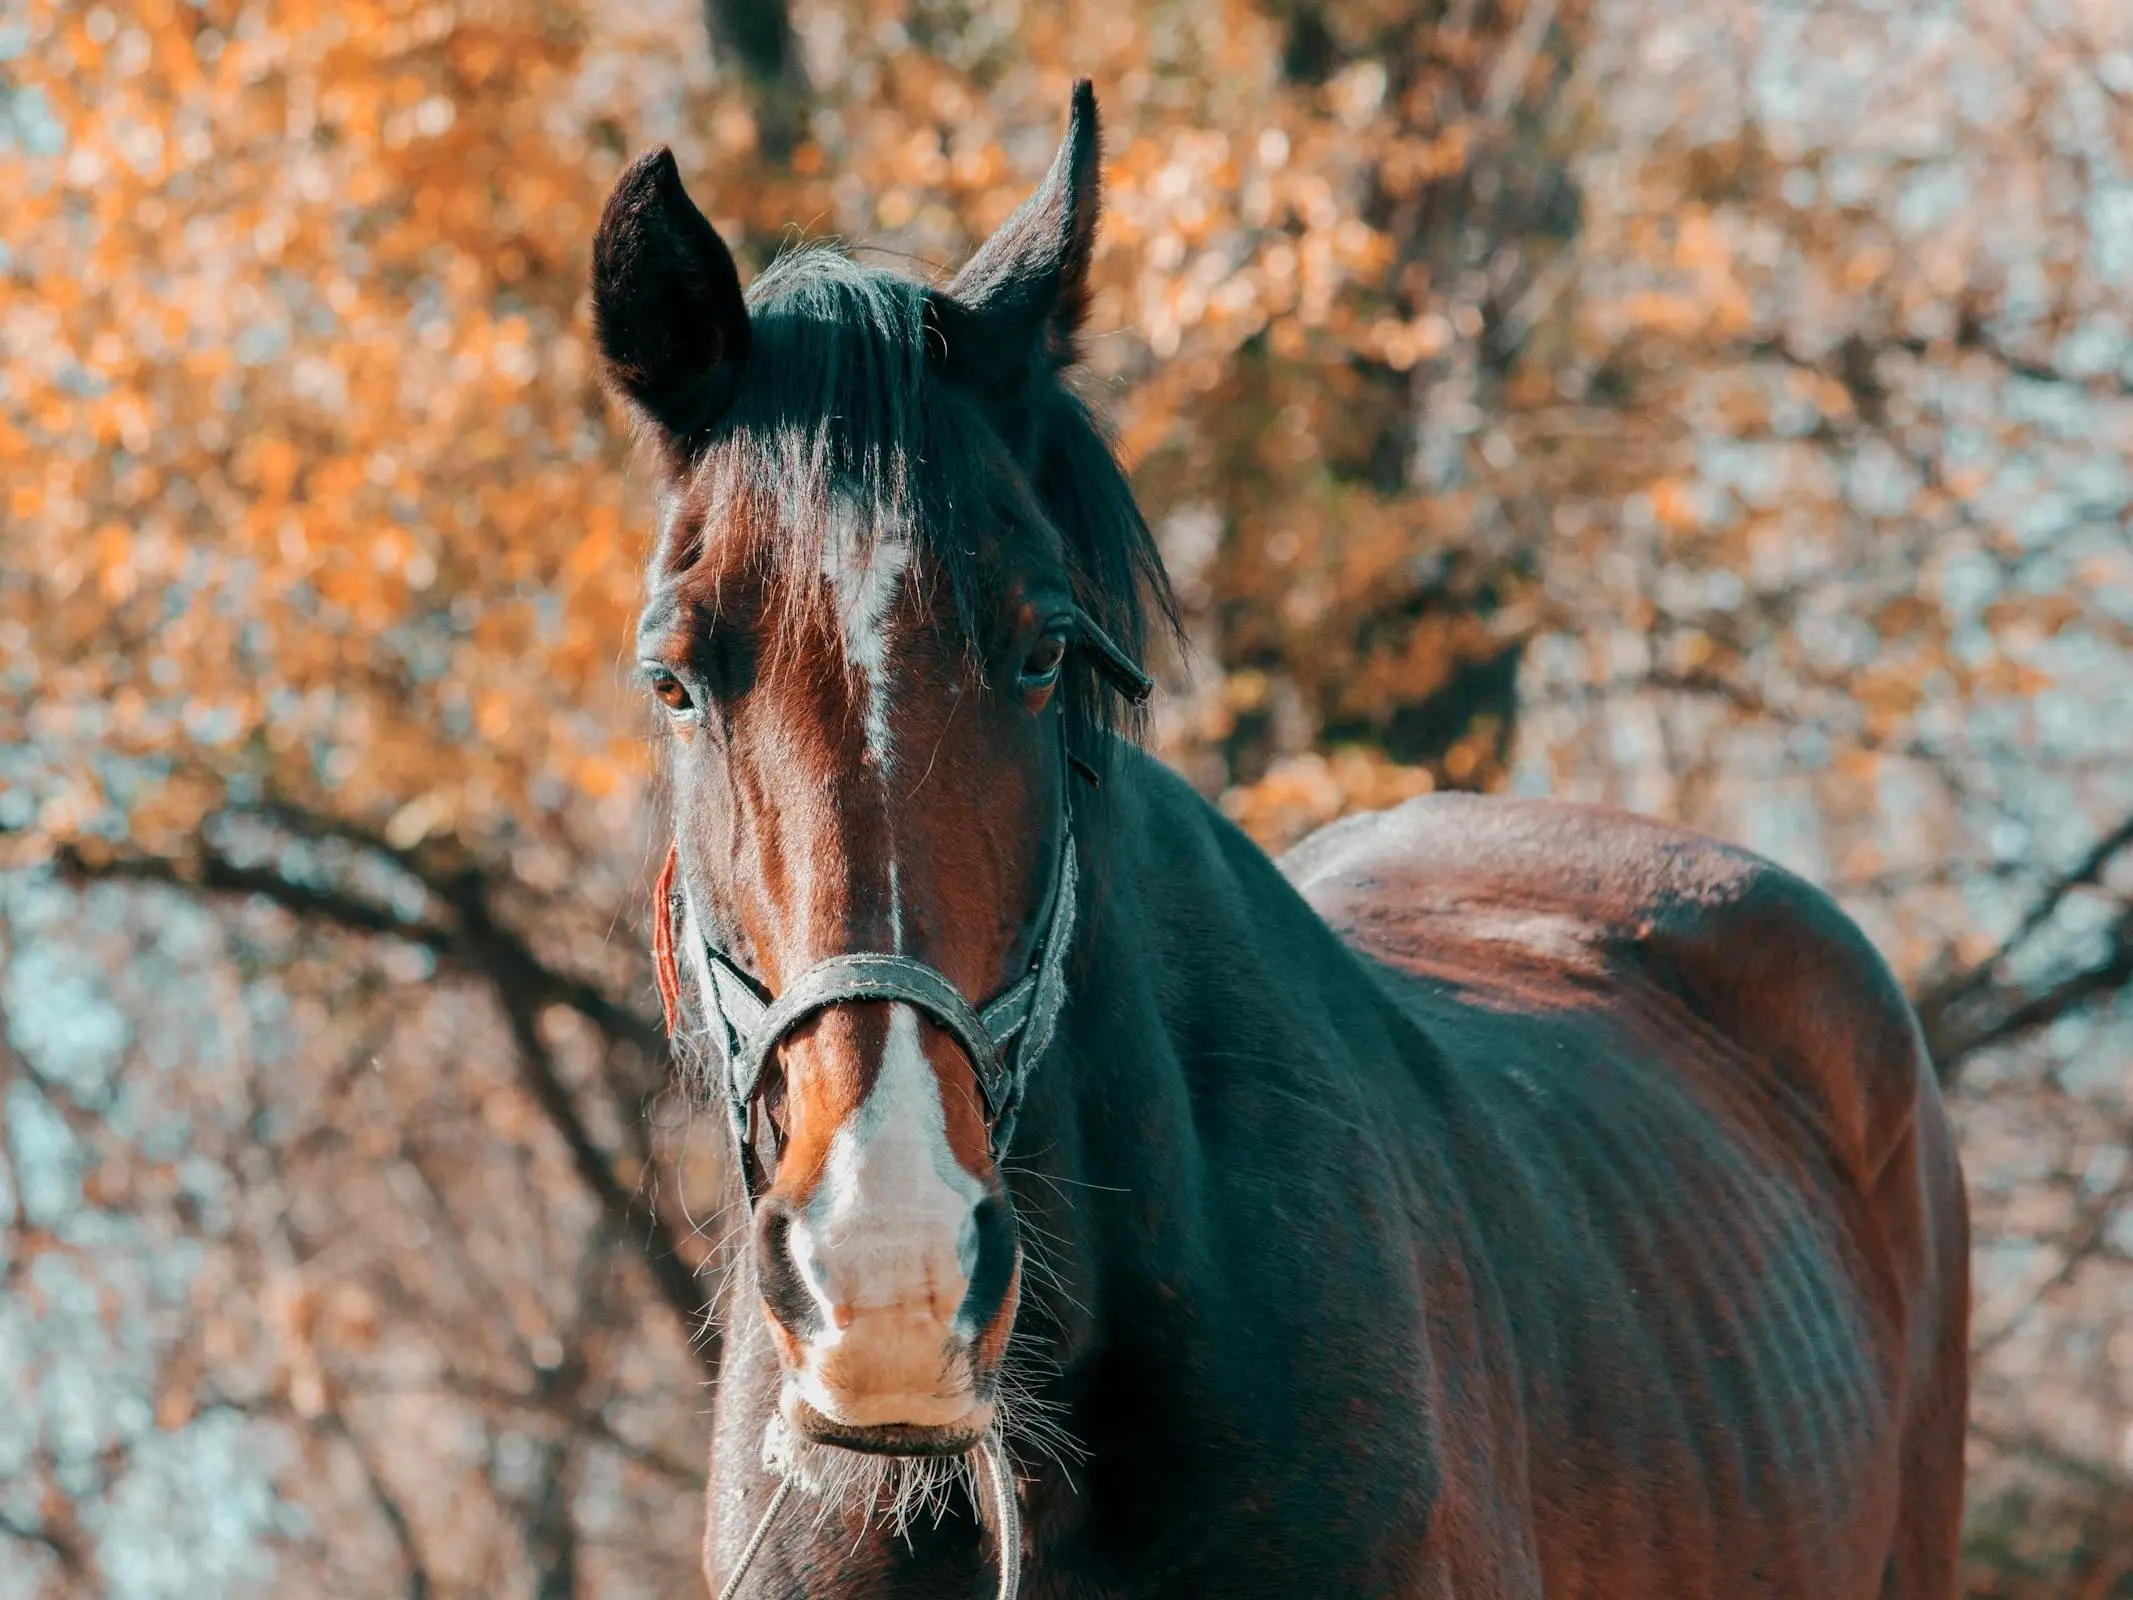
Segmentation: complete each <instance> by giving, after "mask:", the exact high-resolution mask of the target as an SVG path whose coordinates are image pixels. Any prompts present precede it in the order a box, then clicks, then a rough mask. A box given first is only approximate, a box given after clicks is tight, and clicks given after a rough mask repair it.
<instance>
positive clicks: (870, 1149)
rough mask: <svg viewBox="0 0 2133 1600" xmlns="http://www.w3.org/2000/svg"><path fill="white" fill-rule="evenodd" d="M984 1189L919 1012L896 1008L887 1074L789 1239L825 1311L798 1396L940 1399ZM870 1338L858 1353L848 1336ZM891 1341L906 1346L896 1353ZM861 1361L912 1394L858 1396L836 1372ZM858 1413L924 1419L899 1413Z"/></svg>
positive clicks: (835, 1148) (890, 1401) (869, 1404)
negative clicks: (966, 1166)
mask: <svg viewBox="0 0 2133 1600" xmlns="http://www.w3.org/2000/svg"><path fill="white" fill-rule="evenodd" d="M984 1196H985V1189H984V1185H982V1184H981V1183H979V1182H978V1180H977V1179H976V1178H974V1177H972V1176H971V1175H970V1174H969V1173H968V1172H966V1171H964V1170H963V1167H962V1164H961V1163H960V1162H958V1161H957V1160H956V1158H955V1153H954V1152H953V1151H952V1150H951V1149H950V1148H949V1146H948V1129H947V1120H946V1118H945V1116H944V1115H943V1113H942V1109H941V1095H940V1084H939V1081H938V1080H937V1079H936V1077H935V1076H934V1072H933V1066H932V1063H931V1062H929V1061H928V1060H927V1059H926V1053H925V1050H924V1049H923V1047H922V1045H921V1041H920V1037H919V1021H918V1013H917V1012H915V1011H914V1010H912V1008H911V1007H910V1006H907V1005H902V1004H898V1005H894V1006H891V1007H890V1010H889V1037H888V1042H887V1045H886V1046H885V1048H884V1049H883V1051H882V1059H881V1070H880V1073H879V1075H878V1076H877V1077H876V1078H875V1081H874V1086H873V1089H872V1091H871V1092H870V1093H869V1094H868V1096H867V1099H866V1103H865V1104H864V1105H862V1106H861V1107H860V1109H859V1111H858V1112H857V1113H856V1114H855V1115H854V1116H853V1117H852V1119H851V1121H850V1122H848V1123H847V1124H846V1125H845V1126H844V1127H842V1128H839V1129H838V1130H837V1132H836V1134H835V1136H834V1137H833V1138H832V1140H831V1142H830V1150H829V1158H828V1160H827V1162H826V1163H825V1165H824V1169H823V1174H822V1179H821V1182H820V1183H819V1184H818V1185H817V1186H816V1189H815V1192H814V1195H813V1196H812V1197H811V1198H810V1200H809V1201H808V1204H807V1208H806V1210H805V1211H804V1212H803V1213H802V1214H801V1216H800V1217H799V1218H798V1219H797V1225H796V1226H795V1227H794V1228H793V1229H792V1231H791V1233H790V1234H789V1235H788V1239H789V1241H790V1247H791V1250H792V1255H793V1262H794V1264H795V1265H796V1266H797V1267H798V1268H799V1269H800V1278H801V1280H802V1282H804V1283H805V1284H806V1285H807V1289H808V1292H809V1293H810V1294H811V1295H813V1296H814V1298H815V1301H816V1303H817V1305H818V1306H819V1307H820V1309H821V1313H822V1315H821V1319H820V1329H821V1331H820V1333H819V1334H818V1335H817V1336H816V1337H815V1338H814V1339H812V1340H810V1341H809V1345H808V1349H807V1352H806V1357H805V1365H804V1367H803V1369H802V1371H801V1372H800V1373H799V1375H798V1380H799V1387H800V1391H801V1393H802V1395H803V1396H804V1397H805V1398H806V1399H807V1401H808V1402H809V1403H810V1404H811V1405H813V1406H815V1407H816V1408H817V1409H819V1410H821V1411H823V1412H825V1413H827V1414H829V1415H832V1416H839V1415H843V1416H852V1414H853V1412H854V1410H855V1408H856V1409H862V1410H863V1409H871V1408H874V1407H883V1408H886V1409H887V1410H888V1411H891V1412H896V1411H898V1410H899V1409H904V1410H907V1409H908V1406H907V1405H906V1402H909V1401H911V1400H914V1399H915V1400H918V1401H921V1402H923V1401H929V1400H930V1401H936V1402H938V1401H940V1400H945V1399H948V1398H950V1397H949V1396H947V1395H942V1394H940V1393H939V1387H940V1385H941V1384H942V1383H943V1382H944V1381H947V1382H949V1383H950V1386H951V1387H959V1386H960V1383H961V1381H962V1380H960V1379H959V1378H957V1377H956V1375H955V1374H953V1373H951V1372H950V1371H949V1363H948V1361H947V1359H946V1357H947V1353H948V1349H949V1346H950V1344H951V1342H952V1340H953V1339H954V1337H956V1336H957V1335H963V1334H967V1330H965V1329H962V1328H960V1327H959V1326H958V1325H957V1323H956V1313H957V1311H958V1310H959V1309H960V1308H961V1306H962V1303H963V1296H964V1294H965V1293H966V1292H967V1290H968V1289H969V1286H970V1275H971V1272H972V1271H973V1269H974V1268H975V1266H976V1260H977V1222H976V1210H977V1205H978V1202H979V1201H980V1200H982V1199H983V1198H984ZM862 1342H863V1343H866V1344H869V1345H871V1346H873V1348H871V1349H869V1350H867V1351H866V1352H865V1353H864V1355H863V1356H861V1357H860V1359H859V1360H858V1361H857V1362H854V1361H850V1360H847V1359H843V1358H844V1357H846V1356H856V1355H859V1352H856V1351H845V1350H844V1349H843V1347H845V1346H847V1345H848V1344H856V1343H862ZM884 1345H892V1346H904V1347H907V1348H906V1349H904V1350H902V1351H899V1352H892V1351H890V1350H887V1349H883V1348H882V1346H884ZM854 1366H857V1367H860V1368H862V1369H863V1370H864V1371H865V1372H867V1373H868V1374H869V1376H870V1377H872V1378H875V1379H876V1380H877V1381H878V1378H879V1377H882V1376H886V1375H888V1374H889V1373H891V1372H894V1373H897V1374H899V1375H900V1376H901V1378H902V1379H903V1385H904V1386H905V1387H906V1388H907V1392H906V1393H904V1394H879V1393H876V1394H865V1395H855V1394H853V1393H851V1392H850V1391H849V1390H847V1389H845V1387H844V1385H843V1384H841V1383H840V1382H839V1381H838V1380H839V1378H840V1377H843V1378H846V1379H850V1378H852V1377H855V1376H856V1375H857V1374H856V1373H855V1372H852V1371H849V1370H846V1369H848V1368H852V1367H854ZM853 1420H855V1421H858V1420H880V1421H913V1422H916V1421H923V1420H929V1419H926V1418H923V1417H918V1416H911V1415H889V1416H882V1417H875V1418H864V1419H862V1418H861V1417H857V1416H853Z"/></svg>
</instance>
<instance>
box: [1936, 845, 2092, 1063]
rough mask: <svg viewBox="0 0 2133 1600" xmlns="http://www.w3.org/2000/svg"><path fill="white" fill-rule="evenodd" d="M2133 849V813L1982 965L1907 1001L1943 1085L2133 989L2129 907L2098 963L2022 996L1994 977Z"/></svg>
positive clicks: (2055, 883)
mask: <svg viewBox="0 0 2133 1600" xmlns="http://www.w3.org/2000/svg"><path fill="white" fill-rule="evenodd" d="M2127 850H2133V815H2128V816H2127V817H2126V818H2125V820H2124V821H2122V822H2120V823H2119V824H2118V826H2117V827H2115V828H2113V829H2111V830H2110V831H2109V832H2108V833H2106V834H2104V835H2103V837H2102V838H2100V839H2098V840H2097V841H2096V843H2095V844H2094V845H2093V846H2092V847H2091V848H2090V849H2089V851H2088V852H2087V853H2086V854H2085V855H2083V856H2082V858H2081V859H2080V860H2079V861H2077V862H2076V863H2074V865H2073V866H2072V867H2070V868H2068V869H2067V870H2066V871H2065V872H2063V873H2061V874H2060V875H2059V876H2058V877H2056V878H2054V879H2053V880H2052V881H2051V882H2050V883H2048V884H2047V885H2046V886H2045V887H2044V889H2043V891H2042V892H2041V893H2039V894H2038V896H2037V898H2036V900H2035V901H2034V902H2033V903H2032V904H2031V906H2030V908H2029V910H2028V912H2027V913H2025V914H2024V916H2023V918H2022V920H2021V921H2020V922H2019V923H2017V924H2016V925H2015V927H2014V930H2013V931H2012V932H2010V933H2009V934H2008V935H2007V937H2006V938H2005V939H2003V940H2001V941H2000V944H1999V947H1998V948H1997V949H1995V950H1994V951H1993V952H1992V954H1990V955H1988V956H1986V957H1985V958H1984V959H1983V960H1981V961H1978V962H1976V963H1975V964H1974V965H1972V966H1970V967H1968V968H1966V969H1964V970H1963V971H1961V972H1958V973H1956V974H1954V975H1952V976H1950V977H1947V978H1944V979H1941V980H1939V981H1936V982H1933V983H1930V984H1928V985H1927V986H1926V987H1925V988H1924V990H1923V991H1922V992H1921V993H1920V994H1919V995H1918V996H1917V998H1916V1000H1915V1001H1914V1002H1913V1003H1914V1004H1915V1006H1916V1007H1917V1010H1918V1020H1919V1024H1920V1026H1921V1027H1922V1028H1923V1029H1924V1030H1925V1035H1926V1046H1927V1049H1928V1050H1930V1051H1931V1053H1932V1056H1933V1061H1934V1065H1935V1068H1936V1070H1937V1071H1938V1072H1939V1075H1940V1079H1941V1082H1942V1083H1943V1084H1948V1083H1952V1082H1953V1081H1954V1079H1955V1077H1956V1074H1957V1073H1958V1071H1959V1070H1960V1069H1961V1067H1962V1065H1963V1063H1964V1062H1965V1061H1966V1060H1967V1059H1968V1058H1969V1057H1971V1056H1973V1055H1975V1054H1976V1053H1977V1052H1978V1051H1980V1050H1983V1049H1985V1048H1987V1047H1988V1046H1991V1045H1995V1044H2004V1043H2006V1042H2007V1041H2008V1040H2010V1039H2016V1038H2020V1037H2021V1036H2022V1035H2024V1034H2028V1033H2033V1032H2035V1031H2036V1030H2037V1029H2039V1028H2043V1027H2048V1026H2049V1025H2050V1024H2052V1023H2054V1022H2056V1021H2058V1019H2059V1018H2061V1017H2063V1016H2066V1015H2067V1014H2068V1013H2070V1012H2072V1011H2075V1010H2078V1009H2079V1008H2080V1007H2082V1006H2085V1005H2089V1004H2092V1003H2093V1002H2095V1001H2097V1000H2100V999H2104V998H2106V997H2108V996H2110V995H2112V994H2115V993H2117V992H2118V991H2119V990H2121V989H2123V988H2125V987H2127V986H2128V985H2133V907H2128V908H2127V909H2126V910H2125V911H2124V912H2122V913H2121V914H2120V915H2119V917H2118V920H2117V921H2116V922H2115V923H2114V924H2113V925H2112V928H2111V933H2110V945H2109V948H2108V949H2107V950H2106V952H2105V954H2104V955H2103V957H2102V959H2101V960H2099V961H2096V962H2093V963H2092V964H2090V965H2089V966H2087V967H2084V968H2082V969H2080V970H2079V971H2076V972H2073V973H2068V974H2064V975H2062V976H2059V977H2057V978H2055V979H2053V980H2052V981H2051V982H2050V983H2049V984H2047V985H2046V986H2045V987H2043V988H2042V989H2037V990H2026V989H2023V988H2021V987H2019V986H2017V985H2014V984H2010V983H2008V982H2006V981H2004V980H2003V979H2002V978H2000V977H1999V973H2000V972H2001V970H2002V969H2003V968H2004V966H2005V965H2006V963H2007V961H2008V960H2009V959H2010V958H2011V957H2012V956H2014V955H2015V954H2016V953H2017V952H2018V951H2019V950H2021V948H2022V947H2023V946H2024V945H2026V944H2027V943H2028V942H2029V941H2030V940H2031V939H2033V938H2035V937H2036V935H2037V934H2039V933H2040V932H2042V931H2043V930H2044V928H2045V927H2046V926H2047V925H2048V924H2049V923H2050V922H2051V920H2052V918H2053V917H2054V916H2056V915H2057V914H2058V911H2059V908H2060V907H2061V906H2062V905H2064V904H2065V903H2066V901H2067V898H2068V897H2069V896H2071V895H2072V894H2074V893H2075V892H2076V891H2078V890H2081V889H2089V888H2094V887H2096V886H2097V885H2098V884H2100V883H2101V882H2102V881H2103V875H2104V873H2105V872H2107V871H2108V870H2109V869H2110V867H2111V864H2112V862H2113V861H2115V860H2116V859H2117V857H2118V856H2119V855H2120V854H2121V853H2122V852H2125V851H2127Z"/></svg>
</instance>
